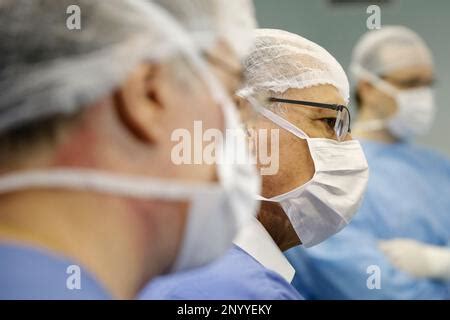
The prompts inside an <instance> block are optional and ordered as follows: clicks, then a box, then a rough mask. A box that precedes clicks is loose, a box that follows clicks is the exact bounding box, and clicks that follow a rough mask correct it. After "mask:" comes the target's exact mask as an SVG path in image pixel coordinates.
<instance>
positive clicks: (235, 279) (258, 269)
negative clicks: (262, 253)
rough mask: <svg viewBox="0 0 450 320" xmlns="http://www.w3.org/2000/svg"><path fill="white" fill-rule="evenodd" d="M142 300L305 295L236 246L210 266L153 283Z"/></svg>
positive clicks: (262, 298) (241, 298)
mask: <svg viewBox="0 0 450 320" xmlns="http://www.w3.org/2000/svg"><path fill="white" fill-rule="evenodd" d="M140 299H151V300H163V299H165V300H185V299H186V300H232V299H234V300H286V299H289V300H297V299H301V296H300V295H299V294H298V292H297V291H296V290H295V289H294V287H292V286H291V285H290V284H289V283H288V282H286V281H285V280H284V279H283V278H282V277H281V276H279V275H278V274H277V273H275V272H272V271H270V270H268V269H266V268H265V267H264V266H262V265H261V264H260V263H259V262H258V261H256V260H255V259H254V258H253V257H251V256H250V255H249V254H248V253H247V252H245V251H244V250H242V249H241V248H239V247H238V246H233V248H231V249H230V250H229V251H228V252H227V253H226V254H225V256H224V257H222V258H220V259H219V260H217V261H215V262H213V263H211V264H209V265H207V266H206V267H202V268H199V269H194V270H192V271H185V272H182V273H177V274H174V275H169V276H163V277H160V278H157V279H155V280H153V281H152V282H151V283H150V284H149V285H148V286H147V287H146V288H145V289H144V290H143V291H142V293H141V294H140Z"/></svg>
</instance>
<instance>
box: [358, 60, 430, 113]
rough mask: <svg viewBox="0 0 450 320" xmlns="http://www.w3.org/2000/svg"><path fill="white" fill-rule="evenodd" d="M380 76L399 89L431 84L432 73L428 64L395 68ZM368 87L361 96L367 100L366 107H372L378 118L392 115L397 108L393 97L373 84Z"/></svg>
mask: <svg viewBox="0 0 450 320" xmlns="http://www.w3.org/2000/svg"><path fill="white" fill-rule="evenodd" d="M381 78H382V79H383V80H385V81H387V82H388V83H390V84H391V85H392V86H393V87H395V88H396V89H398V90H399V91H401V90H409V89H417V88H420V87H427V86H431V85H432V84H433V80H434V74H433V69H432V67H430V66H418V67H417V66H416V67H406V68H401V69H397V70H395V71H392V72H389V73H387V74H385V75H383V76H382V77H381ZM370 89H371V90H364V91H363V94H364V97H362V98H363V99H364V100H365V101H367V104H368V107H370V108H372V110H373V111H374V112H375V113H376V115H377V117H378V118H380V119H387V118H389V117H392V116H393V115H394V114H395V113H396V111H397V109H398V106H397V103H396V101H395V98H394V97H392V96H391V95H389V94H387V93H386V92H384V91H381V90H380V89H378V88H376V87H374V86H371V88H370Z"/></svg>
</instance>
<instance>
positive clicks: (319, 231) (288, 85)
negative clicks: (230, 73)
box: [142, 29, 368, 299]
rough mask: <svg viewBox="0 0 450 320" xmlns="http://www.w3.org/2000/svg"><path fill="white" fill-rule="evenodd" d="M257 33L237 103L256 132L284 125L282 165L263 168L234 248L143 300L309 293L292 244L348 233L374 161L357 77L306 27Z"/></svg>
mask: <svg viewBox="0 0 450 320" xmlns="http://www.w3.org/2000/svg"><path fill="white" fill-rule="evenodd" d="M254 36H255V39H254V40H255V44H254V46H253V48H252V50H251V51H250V53H249V55H248V56H247V58H246V59H245V61H244V67H245V79H246V81H245V85H244V86H243V87H242V88H241V89H240V90H239V91H238V93H237V96H238V98H237V101H238V104H239V108H240V110H241V115H242V117H243V120H244V123H245V128H246V129H247V130H248V132H251V131H252V132H258V130H269V131H275V132H278V133H279V137H278V138H276V139H278V142H279V150H276V151H275V152H279V158H280V163H279V170H277V171H276V172H272V173H270V174H267V175H262V180H263V188H262V191H261V194H260V195H259V196H258V199H261V200H263V201H262V205H261V209H260V210H259V213H258V216H257V219H254V221H253V223H250V224H249V225H247V226H246V227H244V228H243V229H242V231H241V232H240V233H239V235H238V237H237V238H236V239H235V247H234V248H233V249H231V250H230V251H229V252H228V254H227V255H225V256H224V257H223V258H222V259H220V260H218V261H216V262H214V263H212V264H210V265H208V266H206V267H203V268H199V269H198V270H193V271H187V272H184V273H180V274H176V275H171V276H166V277H161V278H159V279H156V280H155V281H154V282H153V283H151V284H150V286H149V287H147V288H146V289H145V290H144V291H143V294H142V296H143V297H144V298H151V299H301V296H300V295H299V294H298V293H297V292H296V291H295V289H294V288H293V287H292V286H291V285H290V282H291V281H292V278H293V276H294V273H295V270H294V269H293V268H292V266H291V265H290V264H289V262H288V261H287V260H286V258H285V257H284V255H283V251H285V250H288V249H289V248H292V247H293V246H296V245H299V244H302V245H303V246H306V247H312V246H314V245H317V244H318V243H320V242H322V241H324V240H325V239H327V238H328V237H330V236H331V235H333V234H335V233H337V232H339V231H340V230H341V229H342V228H344V227H345V226H346V225H347V223H348V222H349V221H350V220H351V219H352V217H353V215H354V213H355V212H356V210H357V209H358V207H359V204H360V203H361V200H362V196H363V194H364V191H365V188H366V184H367V178H368V165H367V161H366V159H365V156H364V153H363V151H362V148H361V146H360V144H359V142H358V141H356V140H352V137H351V135H350V134H349V131H350V116H349V113H348V109H347V107H346V104H347V102H348V97H349V84H348V81H347V77H346V75H345V72H344V71H343V69H342V67H341V66H340V64H339V63H338V62H337V61H336V60H335V59H334V58H333V56H332V55H331V54H330V53H328V52H327V51H326V50H325V49H323V48H322V47H320V46H319V45H317V44H316V43H313V42H312V41H309V40H307V39H305V38H303V37H301V36H299V35H296V34H293V33H289V32H287V31H283V30H275V29H257V30H255V32H254ZM253 138H255V136H252V135H249V140H253ZM256 155H257V154H256ZM258 166H259V168H260V169H263V164H262V163H261V162H258ZM262 171H263V170H261V171H260V173H261V172H262Z"/></svg>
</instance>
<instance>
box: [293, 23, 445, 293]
mask: <svg viewBox="0 0 450 320" xmlns="http://www.w3.org/2000/svg"><path fill="white" fill-rule="evenodd" d="M351 73H352V75H353V77H354V81H355V85H356V86H355V95H356V101H357V108H358V121H357V123H356V125H355V127H354V131H353V134H354V135H355V136H357V137H360V138H361V139H362V141H363V147H364V151H365V153H366V155H367V159H368V162H369V165H370V169H371V175H370V179H369V186H368V191H367V194H366V196H365V200H364V202H363V205H362V207H361V210H360V211H359V212H358V214H357V216H356V218H355V219H354V220H353V222H352V223H351V224H350V225H349V227H348V228H346V230H344V231H343V232H341V233H340V234H338V235H336V236H334V237H332V238H331V239H330V240H328V241H326V242H324V243H323V244H321V245H319V246H317V247H315V248H312V249H309V250H304V249H301V248H294V249H292V250H291V251H289V252H288V253H287V255H288V258H289V260H290V261H291V263H293V265H294V266H295V267H296V270H297V271H298V274H297V277H296V279H295V280H294V285H295V286H296V288H297V289H298V290H299V291H300V292H301V293H302V294H303V295H305V297H308V298H312V299H448V298H449V297H450V294H449V290H448V284H449V282H448V279H449V278H450V254H449V250H448V245H449V240H450V214H449V212H450V197H449V196H448V195H449V194H450V161H449V160H448V159H447V158H445V157H443V156H442V155H440V154H438V153H436V152H434V151H431V150H428V149H426V148H424V147H421V146H419V145H417V144H415V143H414V138H415V137H417V136H419V135H423V134H425V133H426V132H427V131H428V130H429V129H430V127H431V126H432V125H433V119H434V116H435V104H434V92H433V88H432V85H433V81H434V79H435V66H434V62H433V58H432V54H431V51H430V49H429V47H428V46H427V45H426V43H425V42H424V40H423V39H422V38H421V37H420V36H419V35H417V34H416V33H415V32H414V31H412V30H410V29H408V28H406V27H403V26H385V27H383V28H382V29H381V30H376V31H370V32H368V33H366V34H364V35H363V36H362V38H361V39H360V41H359V42H358V44H357V45H356V46H355V48H354V51H353V57H352V64H351ZM374 267H375V268H374ZM374 270H375V271H374ZM374 272H375V273H374ZM376 277H378V278H379V279H378V280H375V279H376ZM372 281H374V282H372ZM377 283H378V285H377Z"/></svg>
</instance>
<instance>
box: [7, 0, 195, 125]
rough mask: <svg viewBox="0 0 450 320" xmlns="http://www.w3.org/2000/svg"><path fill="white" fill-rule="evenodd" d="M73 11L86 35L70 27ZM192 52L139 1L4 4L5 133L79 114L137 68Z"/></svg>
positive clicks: (164, 19) (15, 0)
mask: <svg viewBox="0 0 450 320" xmlns="http://www.w3.org/2000/svg"><path fill="white" fill-rule="evenodd" d="M70 5H78V6H79V7H80V9H81V30H69V29H68V28H67V27H66V19H67V18H68V16H69V15H66V10H67V8H68V7H69V6H70ZM189 44H190V42H189V41H188V37H186V36H185V35H184V33H183V32H182V30H181V29H180V28H179V27H178V26H177V24H176V22H174V21H173V20H172V19H171V18H170V17H169V16H168V15H167V14H166V13H165V11H164V10H162V9H159V8H158V7H157V6H156V5H154V4H150V3H147V2H144V1H141V0H108V1H90V0H33V1H29V0H2V1H1V2H0V52H2V59H0V91H1V92H2V93H1V97H0V132H4V131H6V130H8V129H12V128H14V127H19V126H23V125H24V124H26V123H28V122H32V121H36V120H38V119H42V118H46V117H49V116H53V115H57V114H73V113H76V112H77V111H79V110H80V109H81V108H82V107H84V106H87V105H89V104H90V103H93V102H95V100H96V99H99V98H101V97H102V96H103V95H106V94H107V93H108V92H109V91H111V90H112V89H113V88H114V87H116V86H117V85H119V84H120V83H121V82H122V81H123V80H124V79H125V77H126V76H127V75H128V73H129V72H131V71H132V70H133V68H134V67H135V66H137V65H138V64H139V63H141V62H144V60H153V61H158V60H162V59H165V58H167V57H169V56H170V55H172V54H174V53H177V52H179V51H181V50H183V51H184V52H188V51H189V50H190V49H189V48H190V47H189ZM191 51H192V52H194V48H191Z"/></svg>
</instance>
